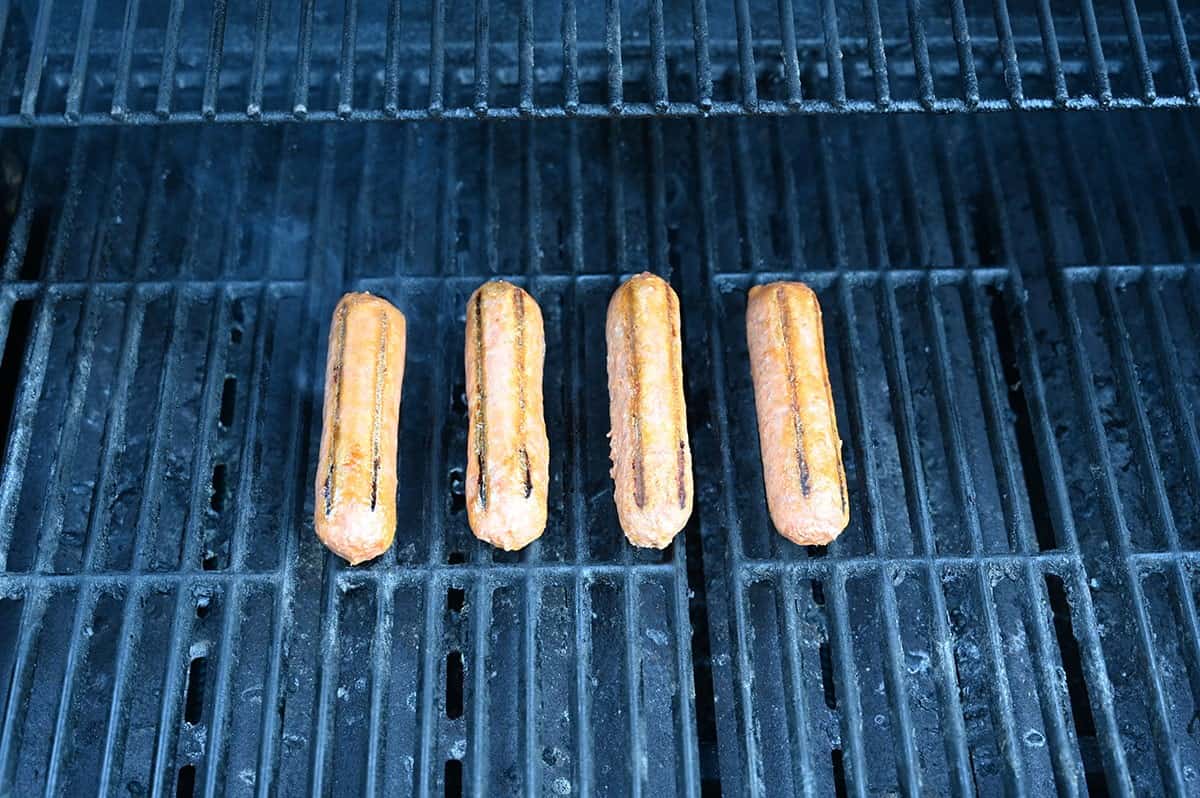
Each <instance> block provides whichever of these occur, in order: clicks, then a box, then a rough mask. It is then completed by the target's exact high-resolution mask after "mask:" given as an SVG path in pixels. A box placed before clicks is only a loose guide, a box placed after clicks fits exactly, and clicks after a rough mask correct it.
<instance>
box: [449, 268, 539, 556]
mask: <svg viewBox="0 0 1200 798" xmlns="http://www.w3.org/2000/svg"><path fill="white" fill-rule="evenodd" d="M545 356H546V337H545V334H544V333H543V331H542V312H541V309H540V308H538V304H537V302H535V301H534V299H533V297H531V296H530V295H529V294H527V293H525V291H523V290H521V289H520V288H518V287H517V286H515V285H512V284H511V283H506V282H503V281H495V282H490V283H485V284H483V285H482V286H480V287H479V288H478V289H477V290H476V291H475V293H474V294H472V295H471V298H470V299H469V300H467V333H466V347H465V361H466V375H467V408H468V412H469V414H470V418H471V425H470V428H469V431H468V435H467V438H468V439H467V485H466V493H467V519H468V521H469V522H470V524H471V531H472V532H474V533H475V536H476V537H478V538H479V539H480V540H485V541H487V542H489V543H491V544H492V545H493V546H498V547H500V548H502V549H507V550H509V551H512V550H514V549H520V548H523V547H525V546H527V545H528V544H529V543H530V542H531V541H534V540H536V539H537V538H539V537H540V536H541V534H542V532H543V531H544V530H545V528H546V494H547V491H548V489H549V482H550V474H549V472H550V445H549V442H548V441H547V439H546V421H545V418H544V413H543V409H542V371H543V368H544V361H545Z"/></svg>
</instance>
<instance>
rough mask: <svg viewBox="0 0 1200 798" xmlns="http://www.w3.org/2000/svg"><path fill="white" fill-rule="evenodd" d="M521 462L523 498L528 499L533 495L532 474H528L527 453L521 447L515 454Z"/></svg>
mask: <svg viewBox="0 0 1200 798" xmlns="http://www.w3.org/2000/svg"><path fill="white" fill-rule="evenodd" d="M517 457H518V458H520V462H521V473H522V475H523V477H522V479H523V480H524V485H525V498H526V499H528V498H529V497H530V496H532V495H533V474H531V473H529V452H527V451H525V447H524V446H522V447H521V451H520V452H519V453H518V454H517Z"/></svg>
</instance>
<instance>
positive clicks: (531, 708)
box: [480, 552, 637, 795]
mask: <svg viewBox="0 0 1200 798" xmlns="http://www.w3.org/2000/svg"><path fill="white" fill-rule="evenodd" d="M536 554H537V553H536V552H535V553H534V556H535V557H536ZM630 578H632V579H635V580H636V578H637V577H636V576H631V577H630ZM524 582H525V590H524V591H523V592H524V597H523V598H524V605H525V606H524V613H523V616H524V617H523V619H522V621H523V622H522V624H521V632H522V634H521V660H520V662H521V688H522V692H523V693H524V695H523V696H522V699H523V700H522V701H521V711H522V714H523V715H524V717H523V718H522V720H523V721H524V724H523V728H522V729H521V742H522V744H523V745H521V746H518V748H519V750H520V749H522V748H523V750H522V753H523V755H524V756H523V760H524V765H525V773H524V779H523V780H524V785H523V786H524V788H525V790H526V791H527V793H529V794H532V795H538V794H541V793H542V784H541V771H542V767H541V758H540V753H541V749H540V748H539V746H538V729H537V719H538V711H537V710H538V679H537V676H538V667H537V625H538V616H537V611H538V608H539V607H541V606H542V583H541V580H540V579H539V578H538V576H537V572H536V571H533V572H531V573H530V574H529V575H528V576H527V577H526V578H525V580H524ZM480 634H482V630H480ZM631 637H632V635H631ZM480 664H481V665H482V663H480ZM629 681H630V683H631V684H633V683H634V680H633V679H630V680H629ZM634 761H637V760H634ZM480 764H482V763H480Z"/></svg>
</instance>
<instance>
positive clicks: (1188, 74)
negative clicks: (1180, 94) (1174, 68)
mask: <svg viewBox="0 0 1200 798" xmlns="http://www.w3.org/2000/svg"><path fill="white" fill-rule="evenodd" d="M1165 5H1166V9H1167V22H1168V28H1169V30H1170V33H1171V44H1172V45H1174V47H1175V60H1176V63H1177V65H1178V66H1179V76H1180V78H1181V79H1182V81H1183V88H1184V96H1185V97H1186V98H1187V101H1188V102H1189V103H1192V104H1193V105H1194V104H1196V103H1200V86H1197V85H1196V70H1195V68H1194V67H1193V66H1192V53H1191V49H1190V47H1189V46H1188V37H1187V31H1186V30H1184V27H1183V16H1182V15H1181V14H1180V13H1179V2H1178V0H1165ZM1134 11H1135V12H1136V11H1137V8H1136V7H1135V8H1134Z"/></svg>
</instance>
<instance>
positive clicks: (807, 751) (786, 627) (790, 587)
mask: <svg viewBox="0 0 1200 798" xmlns="http://www.w3.org/2000/svg"><path fill="white" fill-rule="evenodd" d="M781 582H782V594H783V596H784V600H783V601H782V604H783V611H784V622H783V634H784V641H785V644H786V645H787V662H788V671H787V678H788V680H789V682H790V684H789V687H790V691H791V696H792V700H791V701H790V702H789V706H788V709H790V711H791V715H792V728H793V730H794V732H793V733H794V734H795V736H796V742H794V743H793V744H792V752H793V763H794V764H793V767H794V768H796V769H798V770H799V773H800V785H799V788H798V790H799V791H800V793H801V794H803V795H804V796H805V797H806V798H811V796H813V795H815V794H816V790H817V785H816V778H817V777H816V773H815V772H814V768H813V760H812V748H813V745H812V741H811V735H810V734H809V723H810V720H809V712H808V704H807V703H806V702H805V700H804V693H803V685H804V682H805V679H804V675H803V673H804V668H803V664H802V663H801V661H800V659H801V658H800V649H801V645H802V643H803V638H802V634H801V632H800V618H799V613H797V612H796V602H795V601H793V600H792V598H791V597H792V596H797V595H800V591H801V590H803V589H804V588H803V586H802V585H801V582H800V579H799V578H798V577H797V576H796V574H795V573H785V574H784V575H783V577H782V579H781Z"/></svg>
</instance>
